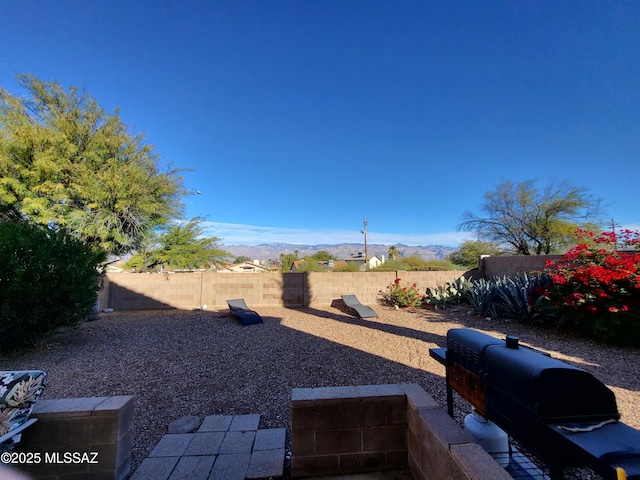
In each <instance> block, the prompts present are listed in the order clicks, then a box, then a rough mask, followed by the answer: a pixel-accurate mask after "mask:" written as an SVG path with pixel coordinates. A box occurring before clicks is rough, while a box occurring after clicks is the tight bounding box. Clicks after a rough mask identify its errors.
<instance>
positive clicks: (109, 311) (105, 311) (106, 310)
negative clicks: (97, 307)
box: [102, 308, 113, 313]
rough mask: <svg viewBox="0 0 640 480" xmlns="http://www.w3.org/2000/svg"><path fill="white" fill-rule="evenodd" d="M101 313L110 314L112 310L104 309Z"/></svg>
mask: <svg viewBox="0 0 640 480" xmlns="http://www.w3.org/2000/svg"><path fill="white" fill-rule="evenodd" d="M102 311H103V312H104V313H111V312H113V308H104V309H103V310H102Z"/></svg>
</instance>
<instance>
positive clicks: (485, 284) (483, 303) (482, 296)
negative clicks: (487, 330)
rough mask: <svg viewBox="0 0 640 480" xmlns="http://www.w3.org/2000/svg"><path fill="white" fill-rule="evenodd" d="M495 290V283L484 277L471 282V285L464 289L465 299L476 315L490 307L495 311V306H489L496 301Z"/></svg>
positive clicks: (484, 312)
mask: <svg viewBox="0 0 640 480" xmlns="http://www.w3.org/2000/svg"><path fill="white" fill-rule="evenodd" d="M495 290H496V287H495V284H494V283H493V282H491V281H487V280H485V279H484V278H481V279H480V280H476V281H474V282H472V285H471V287H470V288H468V289H467V290H466V297H467V300H468V301H469V303H470V304H471V306H472V307H473V309H474V310H475V312H476V313H477V314H478V315H485V314H486V313H487V312H488V311H489V309H490V308H493V309H494V311H495V309H496V308H497V307H491V305H492V304H493V303H495V301H496V292H495Z"/></svg>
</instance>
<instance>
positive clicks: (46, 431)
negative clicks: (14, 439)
mask: <svg viewBox="0 0 640 480" xmlns="http://www.w3.org/2000/svg"><path fill="white" fill-rule="evenodd" d="M133 399H134V397H132V396H119V397H88V398H63V399H59V400H38V401H37V402H36V404H35V406H34V409H33V413H32V416H33V417H35V418H37V419H38V421H37V422H36V423H34V424H33V425H31V426H30V427H29V428H27V429H26V430H25V431H24V433H23V438H22V441H21V442H20V443H19V444H18V449H19V450H20V451H23V452H29V453H39V454H40V460H41V461H40V462H38V463H34V464H31V465H21V467H24V470H25V471H26V472H27V473H29V474H30V475H31V476H32V477H33V478H34V479H41V480H78V479H85V478H86V479H89V478H90V479H95V480H107V479H108V480H121V479H124V478H125V477H126V476H127V474H128V473H129V469H130V468H131V446H132V444H133V413H134V402H133Z"/></svg>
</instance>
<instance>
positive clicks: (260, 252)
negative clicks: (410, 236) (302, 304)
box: [222, 243, 456, 260]
mask: <svg viewBox="0 0 640 480" xmlns="http://www.w3.org/2000/svg"><path fill="white" fill-rule="evenodd" d="M390 246H391V245H381V244H373V245H368V253H369V256H370V257H371V256H373V255H378V256H381V255H384V256H385V258H387V257H388V252H389V247H390ZM222 248H223V250H226V251H227V252H229V253H230V254H231V255H232V256H233V257H234V258H235V257H240V256H244V257H249V258H251V259H252V260H253V259H257V260H268V259H270V258H271V259H278V258H280V254H281V253H293V252H294V251H296V250H297V251H298V256H299V257H300V258H302V257H304V256H307V255H313V254H314V253H317V252H318V251H321V250H325V251H327V252H329V253H331V254H333V255H335V256H336V257H337V258H338V259H343V258H347V257H349V256H350V255H352V254H354V253H358V252H364V245H363V244H361V243H341V244H337V245H326V244H321V245H293V244H289V243H264V244H261V245H223V246H222ZM396 248H397V249H398V250H399V251H400V253H401V254H402V256H404V257H409V256H411V255H417V256H419V257H422V258H424V259H425V260H433V259H442V258H444V257H446V256H447V255H449V254H450V253H452V252H454V251H455V250H456V249H455V248H453V247H445V246H442V245H428V246H422V245H403V244H396Z"/></svg>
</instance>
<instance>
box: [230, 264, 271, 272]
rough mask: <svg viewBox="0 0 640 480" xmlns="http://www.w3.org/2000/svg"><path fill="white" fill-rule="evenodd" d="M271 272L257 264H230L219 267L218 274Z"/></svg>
mask: <svg viewBox="0 0 640 480" xmlns="http://www.w3.org/2000/svg"><path fill="white" fill-rule="evenodd" d="M269 271H270V270H269V269H268V268H266V267H263V266H262V265H260V264H259V263H257V262H241V263H228V264H226V265H224V266H221V267H218V273H260V272H269Z"/></svg>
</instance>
